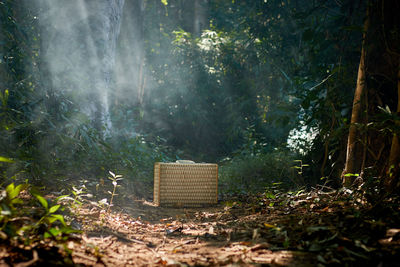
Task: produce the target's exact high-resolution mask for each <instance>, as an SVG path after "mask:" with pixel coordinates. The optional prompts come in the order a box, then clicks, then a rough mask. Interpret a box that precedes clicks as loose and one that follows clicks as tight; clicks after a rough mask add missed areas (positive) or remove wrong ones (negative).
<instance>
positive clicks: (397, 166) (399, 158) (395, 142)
mask: <svg viewBox="0 0 400 267" xmlns="http://www.w3.org/2000/svg"><path fill="white" fill-rule="evenodd" d="M397 116H400V67H399V71H398V73H397ZM396 125H397V126H400V122H399V121H398V120H397V121H396ZM399 170H400V143H399V136H398V134H397V133H394V134H393V138H392V145H391V148H390V155H389V166H388V169H387V172H386V179H385V187H386V190H387V191H388V192H391V191H393V190H394V189H395V188H397V187H398V186H397V183H398V182H399Z"/></svg>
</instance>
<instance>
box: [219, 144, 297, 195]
mask: <svg viewBox="0 0 400 267" xmlns="http://www.w3.org/2000/svg"><path fill="white" fill-rule="evenodd" d="M292 166H293V155H292V154H291V153H289V152H287V151H274V152H269V153H265V154H259V155H257V156H254V155H250V154H246V155H243V156H238V157H235V158H233V159H230V160H228V161H226V162H224V163H223V164H222V165H221V167H220V173H219V184H220V185H219V188H220V190H221V191H222V193H225V194H247V193H248V192H264V190H265V188H266V187H268V186H270V185H271V184H275V183H282V185H281V186H282V188H284V187H286V188H289V187H293V186H295V185H296V184H297V185H298V184H299V177H298V176H297V175H296V173H295V172H294V171H293V169H292Z"/></svg>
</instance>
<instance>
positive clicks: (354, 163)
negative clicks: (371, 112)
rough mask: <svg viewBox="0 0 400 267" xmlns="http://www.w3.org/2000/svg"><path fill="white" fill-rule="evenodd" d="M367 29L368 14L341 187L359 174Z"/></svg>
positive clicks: (361, 148) (348, 184)
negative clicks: (359, 127) (360, 127)
mask: <svg viewBox="0 0 400 267" xmlns="http://www.w3.org/2000/svg"><path fill="white" fill-rule="evenodd" d="M368 28H369V12H368V9H367V17H366V19H365V23H364V33H363V42H362V48H361V57H360V64H359V66H358V76H357V85H356V90H355V93H354V100H353V110H352V113H351V121H350V129H349V135H348V140H347V153H346V163H345V168H344V170H343V173H342V179H343V185H344V186H350V185H352V184H353V182H354V180H355V178H356V174H357V173H358V174H360V173H361V171H362V170H361V166H362V160H361V158H362V154H363V144H362V143H361V142H360V138H361V135H360V131H359V129H358V128H357V125H359V124H361V123H363V112H364V110H365V101H364V97H363V96H364V94H365V93H366V82H365V78H366V58H367V51H366V49H367V31H368Z"/></svg>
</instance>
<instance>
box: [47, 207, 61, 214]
mask: <svg viewBox="0 0 400 267" xmlns="http://www.w3.org/2000/svg"><path fill="white" fill-rule="evenodd" d="M60 207H61V205H54V206H52V207H50V209H49V213H54V212H56V211H57V210H58V209H59V208H60Z"/></svg>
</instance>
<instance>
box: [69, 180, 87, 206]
mask: <svg viewBox="0 0 400 267" xmlns="http://www.w3.org/2000/svg"><path fill="white" fill-rule="evenodd" d="M72 194H73V195H74V203H73V206H74V207H75V205H79V206H82V197H84V196H90V194H88V193H87V188H86V186H85V185H81V186H80V187H79V188H77V187H75V186H73V187H72Z"/></svg>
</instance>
